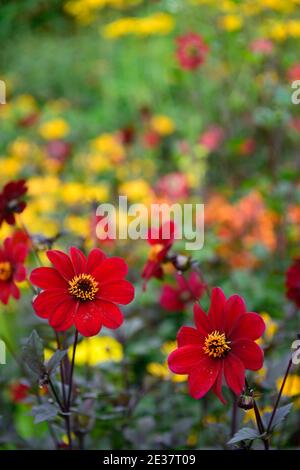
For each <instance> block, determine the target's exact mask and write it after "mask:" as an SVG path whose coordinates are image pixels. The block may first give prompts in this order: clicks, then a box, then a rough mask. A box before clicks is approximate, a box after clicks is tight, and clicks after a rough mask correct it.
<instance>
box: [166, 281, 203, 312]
mask: <svg viewBox="0 0 300 470" xmlns="http://www.w3.org/2000/svg"><path fill="white" fill-rule="evenodd" d="M176 281H177V286H176V287H173V286H169V285H165V286H163V288H162V292H161V296H160V305H161V306H162V307H163V308H164V309H166V310H168V311H170V312H177V311H180V310H184V308H185V307H186V305H187V304H188V303H190V302H195V301H196V300H199V299H200V298H201V297H202V295H203V293H204V291H205V284H204V283H203V282H202V281H201V279H200V277H199V275H198V274H197V273H195V272H193V273H191V274H190V276H189V277H188V279H186V278H185V277H184V276H182V275H181V274H177V275H176Z"/></svg>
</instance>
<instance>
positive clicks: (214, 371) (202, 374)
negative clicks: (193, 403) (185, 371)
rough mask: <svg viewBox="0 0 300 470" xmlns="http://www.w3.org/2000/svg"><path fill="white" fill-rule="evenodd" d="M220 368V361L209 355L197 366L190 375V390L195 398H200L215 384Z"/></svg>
mask: <svg viewBox="0 0 300 470" xmlns="http://www.w3.org/2000/svg"><path fill="white" fill-rule="evenodd" d="M219 370H220V362H219V361H214V360H212V359H210V358H209V357H203V358H202V361H200V363H199V364H198V365H197V368H195V369H194V370H192V371H191V373H190V375H189V379H188V382H189V391H190V394H191V396H192V397H193V398H196V399H197V400H199V399H200V398H202V397H203V396H204V395H206V394H207V392H208V391H209V390H210V389H211V388H212V386H213V385H214V383H215V381H216V379H217V377H218V374H219Z"/></svg>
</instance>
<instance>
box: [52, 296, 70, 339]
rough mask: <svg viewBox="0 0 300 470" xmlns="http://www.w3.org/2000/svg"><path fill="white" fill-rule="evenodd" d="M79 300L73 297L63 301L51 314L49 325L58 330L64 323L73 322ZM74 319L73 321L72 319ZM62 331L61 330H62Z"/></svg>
mask: <svg viewBox="0 0 300 470" xmlns="http://www.w3.org/2000/svg"><path fill="white" fill-rule="evenodd" d="M76 307H77V302H76V301H75V300H73V299H68V300H64V301H62V302H61V303H60V304H59V305H58V306H57V307H56V308H55V309H53V311H52V312H51V314H50V317H49V325H50V326H52V328H54V329H55V330H58V329H59V328H60V327H61V326H62V325H65V324H71V325H72V323H73V319H74V314H75V310H76ZM71 320H72V321H71ZM60 331H61V330H60Z"/></svg>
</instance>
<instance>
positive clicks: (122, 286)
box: [97, 280, 134, 305]
mask: <svg viewBox="0 0 300 470" xmlns="http://www.w3.org/2000/svg"><path fill="white" fill-rule="evenodd" d="M98 294H99V295H98V296H97V297H98V299H102V300H107V301H108V302H115V303H116V304H123V305H127V304H129V303H130V302H131V301H132V300H133V298H134V288H133V285H132V284H130V282H128V281H126V280H120V281H113V282H110V283H108V284H104V285H100V288H99V292H98Z"/></svg>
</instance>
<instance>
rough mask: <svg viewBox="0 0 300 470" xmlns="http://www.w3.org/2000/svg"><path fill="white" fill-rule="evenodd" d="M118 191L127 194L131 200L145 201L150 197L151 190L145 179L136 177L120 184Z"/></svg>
mask: <svg viewBox="0 0 300 470" xmlns="http://www.w3.org/2000/svg"><path fill="white" fill-rule="evenodd" d="M119 193H120V194H122V195H124V196H127V197H128V199H129V200H130V201H133V202H141V201H143V202H145V201H147V200H150V199H151V198H152V190H151V187H150V186H149V184H148V183H147V181H145V180H143V179H136V180H133V181H127V182H125V183H123V184H121V185H120V187H119Z"/></svg>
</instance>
